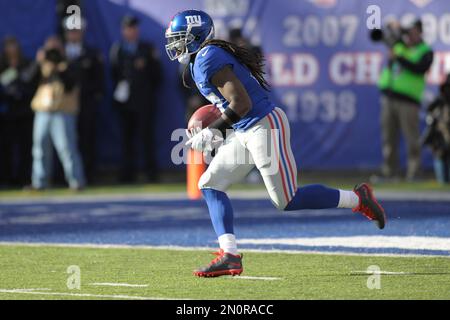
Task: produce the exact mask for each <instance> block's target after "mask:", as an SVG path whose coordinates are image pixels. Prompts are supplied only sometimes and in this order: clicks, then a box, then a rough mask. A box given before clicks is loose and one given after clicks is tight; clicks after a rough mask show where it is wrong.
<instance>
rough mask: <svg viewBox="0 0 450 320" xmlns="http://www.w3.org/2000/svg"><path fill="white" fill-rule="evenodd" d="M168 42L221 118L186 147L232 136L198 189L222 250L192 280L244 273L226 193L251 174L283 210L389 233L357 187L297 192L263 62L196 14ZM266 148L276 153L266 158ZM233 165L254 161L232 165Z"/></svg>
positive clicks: (184, 16) (173, 24)
mask: <svg viewBox="0 0 450 320" xmlns="http://www.w3.org/2000/svg"><path fill="white" fill-rule="evenodd" d="M165 36H166V39H167V45H166V51H167V54H168V56H169V58H170V59H171V60H178V61H179V62H180V63H182V64H185V65H186V69H189V70H190V72H191V75H192V78H193V79H194V81H195V83H196V85H197V87H198V89H199V90H200V92H201V94H202V95H203V96H205V97H206V98H207V99H208V100H209V101H211V103H213V104H214V105H215V106H216V107H217V108H219V109H220V111H221V112H222V115H221V117H220V118H219V119H218V120H216V121H215V122H213V123H212V124H210V125H209V126H208V127H207V128H204V129H202V130H200V129H199V130H196V131H195V130H194V131H192V132H188V136H189V138H190V139H189V140H188V142H187V145H188V146H190V147H191V148H192V149H195V150H198V151H211V150H213V149H214V148H215V147H216V144H217V141H221V137H219V136H220V135H224V134H225V132H226V131H229V129H232V134H231V135H228V136H227V137H226V140H225V141H224V143H223V144H222V145H221V146H220V147H219V148H218V151H217V153H216V155H215V157H214V159H213V160H212V162H211V164H210V165H209V167H208V169H207V170H206V172H205V173H204V174H203V175H202V177H201V178H200V181H199V184H198V185H199V188H200V190H201V191H202V194H203V196H204V199H205V200H206V203H207V206H208V209H209V214H210V217H211V221H212V224H213V227H214V230H215V232H216V234H217V237H218V241H219V245H220V250H219V251H218V252H216V253H215V254H216V258H215V259H214V260H213V261H212V262H211V263H210V264H208V265H207V266H205V267H203V268H200V269H198V270H195V271H194V275H196V276H199V277H215V276H221V275H239V274H241V273H242V271H243V267H242V256H241V255H239V253H238V249H237V245H236V238H235V235H234V231H233V208H232V206H231V203H230V200H229V198H228V196H227V194H226V191H227V189H228V188H229V187H230V186H231V185H232V184H233V183H235V182H237V181H239V180H241V179H242V178H244V177H245V176H246V175H247V174H248V173H249V172H250V170H252V168H253V167H254V166H256V168H257V169H258V170H259V172H260V173H261V175H262V177H263V180H264V184H265V186H266V188H267V191H268V193H269V195H270V198H271V200H272V202H273V204H274V206H275V207H276V208H278V209H279V210H282V211H293V210H302V209H326V208H348V209H352V210H353V211H354V212H360V213H362V214H363V215H365V216H366V217H367V218H368V219H370V220H374V221H375V222H376V224H377V226H378V228H380V229H382V228H384V225H385V221H386V217H385V213H384V210H383V208H382V207H381V205H380V204H379V203H378V202H377V200H376V199H375V197H374V195H373V193H372V189H371V187H370V186H369V185H367V184H365V183H362V184H359V185H357V186H356V187H355V188H354V190H353V191H345V190H337V189H332V188H328V187H326V186H323V185H306V186H303V187H298V186H297V167H296V163H295V159H294V156H293V154H292V150H291V145H290V127H289V121H288V119H287V117H286V114H285V113H284V112H283V110H282V109H281V108H279V107H276V106H275V105H274V103H273V102H272V101H271V100H270V98H269V96H268V91H267V90H268V84H267V82H266V80H265V79H264V72H263V65H264V64H263V58H262V57H261V56H255V54H254V53H252V52H250V51H249V50H248V49H246V48H243V47H239V46H236V45H234V44H232V43H229V42H226V41H222V40H218V39H214V24H213V21H212V19H211V17H210V16H209V15H208V14H207V13H205V12H203V11H199V10H187V11H183V12H180V13H178V14H177V15H175V16H174V17H173V19H172V20H171V21H170V25H169V27H168V29H167V30H166V34H165ZM186 69H185V71H186ZM268 147H269V149H270V150H273V152H266V151H267V150H268ZM236 158H240V159H243V158H245V159H251V161H247V162H244V163H242V161H241V162H240V163H238V162H234V161H230V159H236ZM274 168H275V169H276V170H274Z"/></svg>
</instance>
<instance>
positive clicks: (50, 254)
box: [0, 245, 450, 299]
mask: <svg viewBox="0 0 450 320" xmlns="http://www.w3.org/2000/svg"><path fill="white" fill-rule="evenodd" d="M210 258H212V256H210V255H209V254H208V251H204V250H200V251H184V250H164V249H144V248H77V247H51V246H43V247H33V246H20V245H17V246H16V245H14V246H9V245H6V246H5V245H1V246H0V272H1V273H0V299H133V298H135V299H137V298H169V299H170V298H175V299H181V298H187V299H450V258H444V257H417V258H416V257H379V256H378V257H375V256H348V255H323V254H288V253H259V252H258V253H255V252H247V253H246V252H245V251H244V268H245V271H244V273H243V274H242V275H243V276H245V277H271V278H278V279H271V280H263V279H259V278H250V279H249V278H245V277H234V278H232V277H222V278H214V279H200V278H195V277H193V276H192V274H191V271H192V269H193V268H195V267H196V266H200V265H202V264H204V263H207V262H209V260H210ZM71 265H76V266H79V268H80V272H81V275H80V279H81V289H80V290H77V289H68V287H67V279H68V277H70V276H73V275H71V274H68V273H67V268H68V267H69V266H71ZM370 265H378V266H379V267H380V269H381V270H382V271H386V272H393V273H395V274H386V275H381V276H380V286H381V288H380V289H372V290H371V289H368V287H367V281H368V277H369V275H367V274H364V273H362V272H363V271H365V270H367V268H368V267H369V266H370ZM264 279H265V278H264ZM372 280H373V279H372ZM369 282H370V281H369ZM94 283H121V284H124V283H126V284H134V285H142V286H141V287H116V286H104V285H93V284H94ZM370 283H376V282H370ZM144 285H147V286H144ZM19 289H20V290H22V289H28V290H23V291H20V292H19V291H18V290H19ZM8 290H13V291H11V292H8ZM14 290H15V291H14ZM31 292H32V293H33V294H32V293H31Z"/></svg>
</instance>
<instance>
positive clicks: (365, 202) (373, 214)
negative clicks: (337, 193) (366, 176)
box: [353, 183, 386, 229]
mask: <svg viewBox="0 0 450 320" xmlns="http://www.w3.org/2000/svg"><path fill="white" fill-rule="evenodd" d="M353 191H354V192H355V193H356V194H357V195H358V197H359V205H358V207H356V208H354V209H353V212H360V213H362V214H363V215H364V216H366V217H367V218H368V219H369V220H373V221H375V222H376V224H377V226H378V228H380V229H383V228H384V226H385V224H386V214H385V213H384V209H383V207H382V206H381V205H380V204H379V203H378V201H377V199H375V197H374V196H373V192H372V188H371V187H370V186H369V185H368V184H367V183H361V184H359V185H356V186H355V188H354V189H353Z"/></svg>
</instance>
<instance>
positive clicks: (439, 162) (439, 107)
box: [422, 74, 450, 184]
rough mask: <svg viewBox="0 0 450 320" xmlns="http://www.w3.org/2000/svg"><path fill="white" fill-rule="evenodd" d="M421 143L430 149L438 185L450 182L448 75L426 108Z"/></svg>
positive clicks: (449, 99) (449, 85) (449, 81)
mask: <svg viewBox="0 0 450 320" xmlns="http://www.w3.org/2000/svg"><path fill="white" fill-rule="evenodd" d="M422 142H423V144H424V145H427V146H429V147H430V148H431V151H432V152H433V156H434V171H435V174H436V179H437V180H438V182H439V183H441V184H445V183H449V182H450V74H449V75H448V76H447V79H446V80H445V81H444V83H443V84H442V85H441V86H440V94H439V96H438V97H437V98H436V99H435V100H434V101H433V102H432V103H431V104H430V105H429V106H428V108H427V128H426V130H425V133H424V135H423V137H422Z"/></svg>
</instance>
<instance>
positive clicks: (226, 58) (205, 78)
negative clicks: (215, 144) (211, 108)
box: [190, 45, 275, 131]
mask: <svg viewBox="0 0 450 320" xmlns="http://www.w3.org/2000/svg"><path fill="white" fill-rule="evenodd" d="M225 66H230V67H231V68H232V69H233V72H234V73H235V75H236V76H237V78H238V79H239V80H240V81H241V82H242V84H243V86H244V87H245V89H246V90H247V93H248V95H249V97H250V99H251V101H252V109H251V110H250V111H249V113H247V114H246V115H245V116H244V117H243V118H242V119H241V120H240V121H239V122H237V123H235V124H234V125H233V129H236V130H244V131H245V130H247V129H248V128H250V127H252V126H253V125H254V124H255V123H257V122H258V121H259V120H261V119H262V118H264V117H265V116H266V115H267V114H269V113H270V112H271V111H272V110H273V109H274V107H275V106H274V104H273V103H272V101H271V100H270V99H269V96H268V93H267V91H266V90H265V89H264V88H263V87H261V85H260V84H259V82H258V81H257V80H256V79H255V77H253V75H252V74H251V72H250V70H249V69H248V68H247V67H246V66H244V65H243V64H242V63H240V62H239V61H238V60H237V59H236V58H235V57H234V56H233V55H232V54H230V53H228V52H227V51H226V50H224V49H222V48H220V47H217V46H214V45H209V46H206V47H204V48H203V49H202V50H200V51H199V52H198V54H197V56H196V58H195V61H194V63H191V65H190V67H191V74H192V78H193V79H194V81H195V83H196V85H197V88H198V89H199V90H200V93H201V94H202V95H203V96H204V97H205V98H206V99H208V100H209V101H210V102H211V103H212V104H214V105H215V106H216V107H218V108H219V109H220V111H221V112H224V111H225V109H226V108H227V107H228V105H229V102H228V101H227V100H226V99H225V98H224V97H223V96H222V95H221V94H220V92H219V90H217V88H216V87H215V86H214V85H213V84H212V83H211V78H212V77H213V76H214V74H215V73H216V72H217V71H219V70H221V69H222V68H224V67H225Z"/></svg>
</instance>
